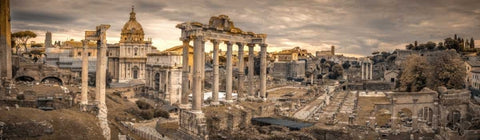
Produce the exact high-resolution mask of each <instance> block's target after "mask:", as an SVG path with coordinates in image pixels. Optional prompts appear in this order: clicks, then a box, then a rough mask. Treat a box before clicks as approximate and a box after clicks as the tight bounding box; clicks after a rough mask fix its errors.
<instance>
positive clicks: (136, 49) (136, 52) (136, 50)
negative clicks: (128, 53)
mask: <svg viewBox="0 0 480 140" xmlns="http://www.w3.org/2000/svg"><path fill="white" fill-rule="evenodd" d="M137 54H138V48H135V54H134V55H135V56H137Z"/></svg>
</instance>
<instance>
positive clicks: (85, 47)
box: [80, 40, 88, 111]
mask: <svg viewBox="0 0 480 140" xmlns="http://www.w3.org/2000/svg"><path fill="white" fill-rule="evenodd" d="M82 44H83V51H82V94H81V95H82V96H81V100H80V105H86V104H88V40H82ZM82 111H84V108H83V107H82Z"/></svg>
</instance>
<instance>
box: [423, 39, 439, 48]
mask: <svg viewBox="0 0 480 140" xmlns="http://www.w3.org/2000/svg"><path fill="white" fill-rule="evenodd" d="M425 46H426V48H427V49H428V50H433V49H435V47H436V46H437V44H435V43H434V42H432V41H428V42H427V44H425Z"/></svg>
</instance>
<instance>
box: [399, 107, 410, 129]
mask: <svg viewBox="0 0 480 140" xmlns="http://www.w3.org/2000/svg"><path fill="white" fill-rule="evenodd" d="M412 116H413V112H412V110H410V109H408V108H402V109H400V110H399V111H398V112H397V117H398V120H397V121H398V122H397V123H396V124H400V125H401V126H405V127H412V124H413V118H412Z"/></svg>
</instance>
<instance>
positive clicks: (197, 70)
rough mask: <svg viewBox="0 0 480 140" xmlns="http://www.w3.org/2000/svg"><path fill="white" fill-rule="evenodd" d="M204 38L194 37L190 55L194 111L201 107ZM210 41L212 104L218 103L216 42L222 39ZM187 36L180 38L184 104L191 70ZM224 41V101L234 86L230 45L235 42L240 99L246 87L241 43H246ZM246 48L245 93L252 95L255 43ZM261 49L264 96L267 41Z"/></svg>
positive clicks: (261, 89)
mask: <svg viewBox="0 0 480 140" xmlns="http://www.w3.org/2000/svg"><path fill="white" fill-rule="evenodd" d="M205 41H206V39H205V38H204V37H202V36H196V37H195V38H193V46H194V54H193V55H194V56H193V62H194V64H193V70H192V74H193V84H192V94H193V99H192V102H193V103H192V110H194V111H201V105H202V102H203V82H204V79H205V78H204V72H205V67H204V65H205V59H204V57H205V51H204V50H205ZM210 41H211V42H212V44H213V85H212V100H213V101H212V104H219V101H218V98H219V95H218V94H219V86H220V80H219V76H220V75H219V58H218V57H219V54H218V53H219V44H220V43H221V42H220V41H218V40H210ZM189 42H190V40H189V39H185V40H183V75H182V100H181V101H182V102H181V103H182V106H186V105H187V104H188V95H189V94H190V93H189V87H188V84H189V74H190V70H189V68H188V59H189V58H188V44H189ZM224 43H225V44H226V45H227V54H226V57H227V62H226V64H225V69H226V74H225V76H226V82H225V84H226V87H225V89H226V96H225V100H226V102H233V96H232V87H233V66H232V62H233V61H232V60H233V59H232V58H233V56H232V52H233V45H234V44H236V45H237V46H238V65H237V66H238V76H237V77H238V81H239V82H238V86H237V87H238V89H237V92H238V98H239V99H242V98H245V97H246V95H245V93H244V92H245V90H244V83H243V82H244V81H245V74H244V60H243V57H244V55H243V54H244V45H245V43H238V42H230V41H225V42H224ZM247 46H248V48H249V53H248V55H249V56H248V64H247V65H248V79H249V81H248V86H249V87H248V89H249V90H248V96H255V84H254V83H255V82H254V78H253V77H254V64H255V63H254V61H255V60H254V58H255V56H254V51H253V50H254V47H255V44H247ZM260 47H261V49H260V50H261V51H260V95H259V97H260V98H263V99H265V92H266V51H267V44H260Z"/></svg>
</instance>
